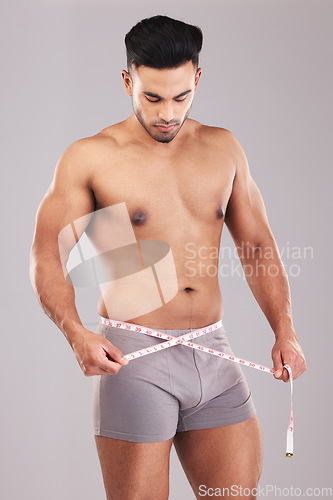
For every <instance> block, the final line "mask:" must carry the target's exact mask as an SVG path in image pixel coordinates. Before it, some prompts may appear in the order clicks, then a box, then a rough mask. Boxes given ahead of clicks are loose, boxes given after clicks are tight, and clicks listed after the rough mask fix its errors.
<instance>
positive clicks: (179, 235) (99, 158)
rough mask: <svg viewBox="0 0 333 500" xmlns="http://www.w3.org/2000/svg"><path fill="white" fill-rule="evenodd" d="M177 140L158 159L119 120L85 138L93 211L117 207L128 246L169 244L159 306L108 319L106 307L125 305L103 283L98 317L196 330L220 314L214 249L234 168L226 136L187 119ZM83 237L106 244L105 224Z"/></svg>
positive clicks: (118, 292) (123, 292) (112, 288)
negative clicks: (171, 286)
mask: <svg viewBox="0 0 333 500" xmlns="http://www.w3.org/2000/svg"><path fill="white" fill-rule="evenodd" d="M184 127H185V125H184ZM183 137H184V139H182V142H181V143H179V147H177V148H174V149H173V150H170V148H165V153H164V150H163V149H161V148H160V147H159V148H156V150H155V149H152V148H151V147H147V145H145V144H142V143H140V142H137V141H135V139H134V138H132V137H131V136H130V135H129V133H128V128H127V127H126V121H125V122H121V123H119V124H117V125H114V126H111V127H108V128H106V129H104V130H102V131H101V132H100V133H99V134H97V135H96V136H93V137H92V138H88V139H87V140H89V141H91V148H92V149H93V150H94V151H95V156H94V161H92V162H91V165H89V167H88V168H89V179H90V189H91V192H92V195H93V196H94V201H95V210H101V209H106V208H107V207H112V206H114V205H116V204H120V203H124V202H125V204H126V208H127V212H128V215H129V218H130V223H131V225H132V228H133V231H134V235H135V238H136V240H138V241H139V242H140V241H141V240H161V241H164V242H166V243H167V244H168V245H170V248H171V251H172V255H173V259H174V263H175V268H176V273H177V283H178V291H177V293H176V294H175V296H174V297H173V298H172V299H171V300H169V301H167V302H166V303H164V304H163V305H162V307H158V308H156V309H154V310H152V311H149V312H147V313H145V314H141V315H139V316H136V317H131V318H128V317H127V318H125V317H112V314H113V311H116V309H114V308H113V304H112V301H113V300H114V298H115V297H117V300H119V301H122V302H124V301H126V295H127V294H126V290H124V289H121V287H120V288H119V289H118V290H115V284H112V282H110V293H108V286H106V287H105V288H104V290H103V294H102V295H103V296H102V295H101V297H100V300H99V302H98V307H97V309H98V313H99V314H100V315H101V316H104V317H108V316H109V317H111V318H112V319H119V320H124V321H129V322H133V323H137V324H142V325H145V326H148V327H151V328H162V329H183V328H200V327H201V326H205V325H207V324H211V323H213V322H215V321H217V320H218V319H220V318H221V317H222V316H223V304H222V297H221V293H220V289H219V283H218V250H219V246H220V239H221V232H222V227H223V222H224V218H225V213H226V208H227V205H228V200H229V198H230V195H231V192H232V185H233V180H234V176H235V170H236V166H235V159H234V155H233V151H232V146H231V142H230V141H229V137H230V132H229V131H227V130H226V129H218V128H214V127H206V126H203V125H201V124H199V123H198V122H196V121H193V120H189V119H188V120H187V121H186V133H184V134H183ZM110 227H112V226H110ZM86 232H87V235H88V237H89V238H90V239H91V240H92V242H93V243H94V245H95V248H96V249H99V250H102V249H103V248H104V249H106V248H107V246H108V244H107V240H108V239H110V242H112V237H113V236H112V231H110V233H108V232H107V224H105V225H103V229H102V228H101V226H99V227H98V229H97V230H96V227H94V226H93V225H90V226H88V227H87V230H86ZM115 265H117V264H115ZM122 265H124V262H122ZM125 265H126V263H125ZM119 282H120V281H119ZM143 286H144V283H143ZM121 295H123V297H122V296H121ZM110 313H111V314H110Z"/></svg>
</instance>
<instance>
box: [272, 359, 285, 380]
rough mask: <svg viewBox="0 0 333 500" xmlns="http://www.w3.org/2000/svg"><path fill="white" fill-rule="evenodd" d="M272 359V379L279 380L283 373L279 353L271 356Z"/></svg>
mask: <svg viewBox="0 0 333 500" xmlns="http://www.w3.org/2000/svg"><path fill="white" fill-rule="evenodd" d="M272 358H273V370H274V377H275V378H279V377H281V375H282V372H283V363H282V359H281V355H280V353H277V354H275V355H273V356H272Z"/></svg>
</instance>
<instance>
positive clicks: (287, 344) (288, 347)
mask: <svg viewBox="0 0 333 500" xmlns="http://www.w3.org/2000/svg"><path fill="white" fill-rule="evenodd" d="M272 360H273V363H274V368H273V369H274V377H275V378H276V379H278V380H283V381H284V382H288V380H289V373H288V370H287V369H286V368H284V369H283V365H285V364H287V365H289V366H290V368H291V370H292V377H293V380H295V379H296V378H297V377H299V376H300V375H301V374H302V373H304V372H305V370H306V362H305V358H304V354H303V351H302V348H301V346H300V345H299V343H298V341H297V339H296V337H279V338H278V339H277V340H276V342H275V344H274V347H273V349H272Z"/></svg>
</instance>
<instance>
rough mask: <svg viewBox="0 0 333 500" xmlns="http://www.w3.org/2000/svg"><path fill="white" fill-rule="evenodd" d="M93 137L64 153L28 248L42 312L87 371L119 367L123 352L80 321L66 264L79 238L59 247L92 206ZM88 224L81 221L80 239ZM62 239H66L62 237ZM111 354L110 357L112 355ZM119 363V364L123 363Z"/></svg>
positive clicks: (113, 369)
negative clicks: (64, 233) (70, 227)
mask: <svg viewBox="0 0 333 500" xmlns="http://www.w3.org/2000/svg"><path fill="white" fill-rule="evenodd" d="M91 148H92V146H91V144H89V139H82V140H80V141H77V142H75V143H73V144H72V145H71V146H69V148H67V149H66V151H65V152H64V153H63V154H62V156H61V157H60V159H59V161H58V163H57V166H56V169H55V173H54V177H53V180H52V182H51V184H50V186H49V188H48V190H47V192H46V194H45V196H44V198H43V199H42V201H41V203H40V205H39V207H38V210H37V214H36V226H35V232H34V236H33V242H32V246H31V251H30V280H31V284H32V287H33V289H34V292H35V294H36V296H37V299H38V301H39V303H40V305H41V306H42V308H43V310H44V312H45V313H46V314H47V316H49V317H50V318H51V320H52V321H53V322H54V323H55V324H56V325H57V326H58V328H59V329H60V330H61V331H62V332H63V334H64V335H65V337H66V338H67V340H68V342H69V344H70V345H71V347H72V349H73V351H74V353H75V356H76V358H77V360H78V362H79V364H80V366H81V369H82V370H83V372H84V373H85V375H100V374H106V373H109V374H110V373H111V374H112V373H117V372H118V370H119V369H120V367H121V364H127V360H124V358H123V359H121V358H122V353H121V352H120V351H119V349H117V348H116V347H115V346H113V345H112V344H111V343H110V342H109V341H108V340H107V339H104V338H103V337H102V336H101V335H97V334H95V333H93V332H90V331H89V330H87V329H86V328H84V326H83V325H82V322H81V320H80V317H79V315H78V313H77V310H76V307H75V293H74V287H73V286H72V285H71V284H70V283H69V282H68V281H70V280H68V279H67V280H66V279H65V275H64V266H65V265H66V262H67V260H68V257H69V254H70V251H71V250H72V248H73V246H74V245H75V242H74V244H73V241H66V245H65V246H64V245H63V244H62V248H59V242H58V236H59V234H60V232H61V230H62V229H63V228H65V227H66V226H67V225H69V224H71V223H73V222H74V221H75V220H77V219H79V218H80V217H81V218H82V217H83V216H87V217H86V218H83V219H81V220H86V222H87V223H86V224H85V227H86V226H87V224H88V222H89V219H90V218H89V214H92V213H93V211H94V198H93V194H92V192H91V189H90V187H89V184H90V171H89V164H88V162H89V153H90V152H91ZM85 227H84V226H83V225H82V224H80V232H79V234H77V237H78V239H80V237H81V235H82V233H83V231H84V230H85ZM62 243H64V241H63V240H62ZM110 358H111V359H110ZM119 363H120V364H119Z"/></svg>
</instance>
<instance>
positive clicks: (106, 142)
mask: <svg viewBox="0 0 333 500" xmlns="http://www.w3.org/2000/svg"><path fill="white" fill-rule="evenodd" d="M118 129H119V124H118V123H117V124H115V125H111V126H109V127H106V128H104V129H102V130H100V131H99V132H97V133H96V134H94V135H91V136H87V137H82V138H81V139H77V140H76V141H74V142H73V143H71V144H70V145H69V146H68V147H67V148H66V150H65V151H64V153H63V154H64V155H66V156H70V157H72V158H73V159H78V160H80V161H81V160H84V159H85V160H90V159H91V158H92V157H94V158H95V160H97V159H98V158H101V157H103V154H104V153H105V154H107V153H109V152H110V148H111V149H115V148H117V146H119V140H118V136H119V134H118ZM97 153H98V154H97ZM96 154H97V156H96Z"/></svg>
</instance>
